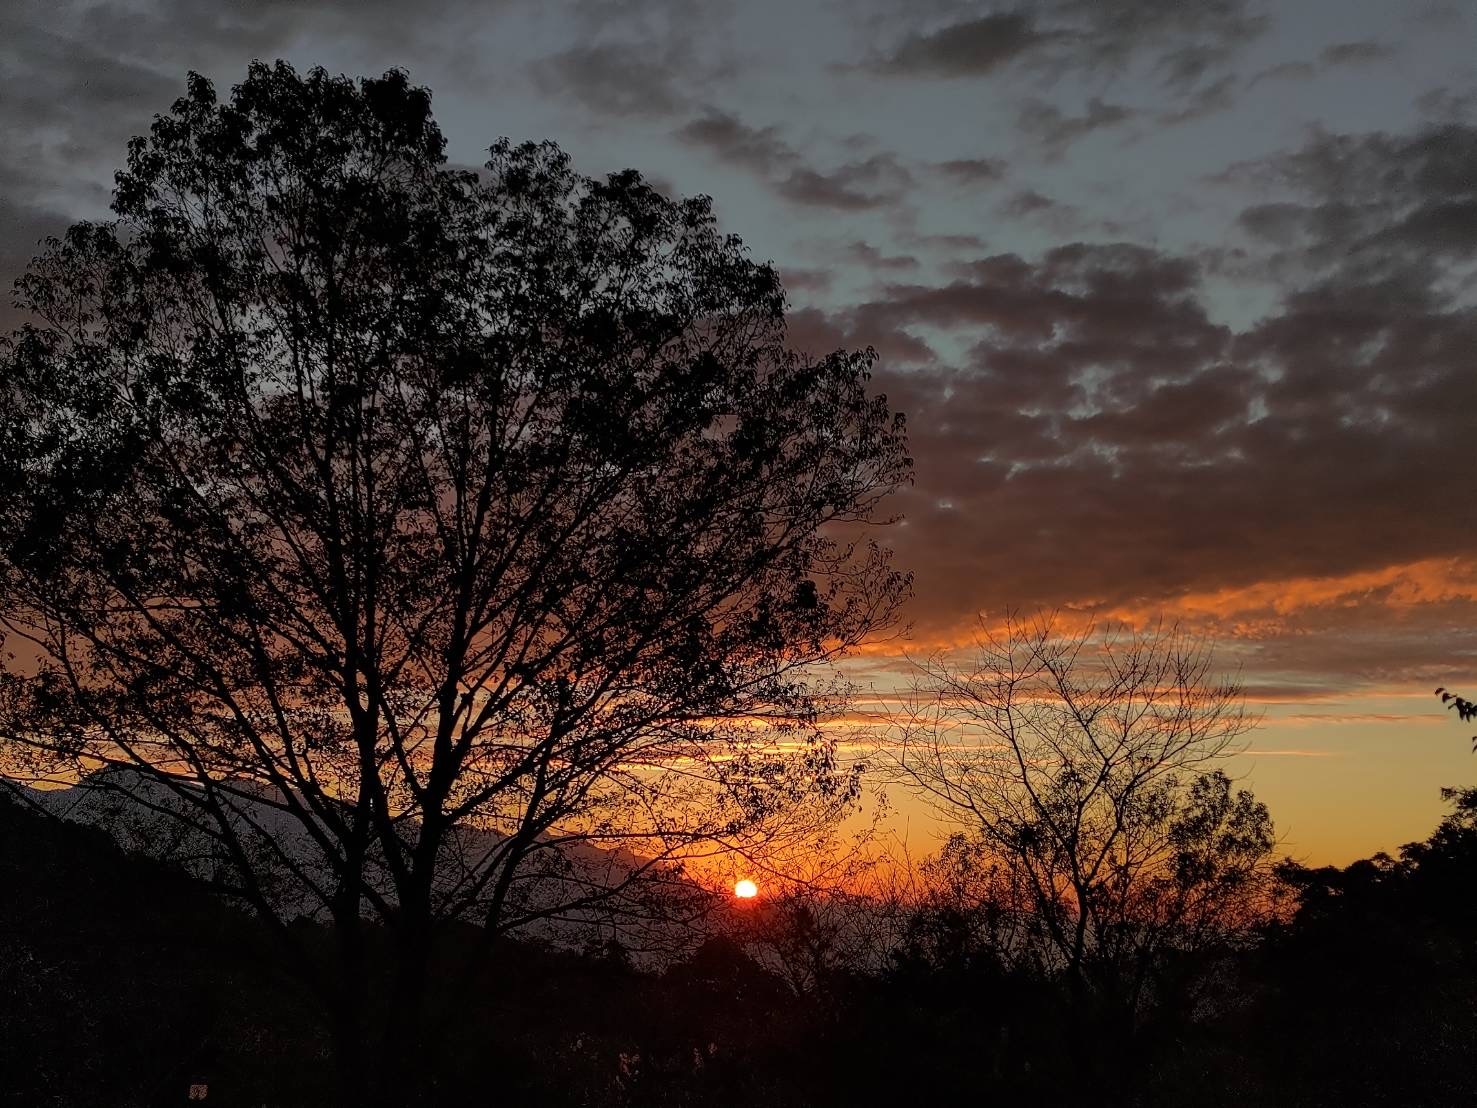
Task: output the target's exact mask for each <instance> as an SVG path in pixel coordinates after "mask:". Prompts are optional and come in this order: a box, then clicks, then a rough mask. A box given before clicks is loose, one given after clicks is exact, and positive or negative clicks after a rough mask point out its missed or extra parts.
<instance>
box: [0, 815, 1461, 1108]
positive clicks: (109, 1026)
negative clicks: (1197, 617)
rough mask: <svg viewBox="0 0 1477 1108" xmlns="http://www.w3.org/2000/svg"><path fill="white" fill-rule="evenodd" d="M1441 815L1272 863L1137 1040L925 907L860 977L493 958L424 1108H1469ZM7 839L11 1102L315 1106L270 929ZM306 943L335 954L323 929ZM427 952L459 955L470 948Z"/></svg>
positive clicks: (0, 873)
mask: <svg viewBox="0 0 1477 1108" xmlns="http://www.w3.org/2000/svg"><path fill="white" fill-rule="evenodd" d="M1452 799H1453V801H1454V811H1453V813H1452V815H1451V816H1449V817H1448V818H1447V819H1446V820H1445V821H1444V822H1443V823H1442V824H1441V826H1440V827H1439V828H1438V829H1437V830H1436V832H1435V833H1434V834H1433V835H1432V836H1431V837H1430V838H1429V839H1427V840H1426V841H1424V842H1420V843H1415V844H1411V845H1409V846H1407V847H1405V848H1404V849H1403V850H1402V851H1401V852H1400V856H1399V857H1398V858H1390V857H1386V856H1383V855H1377V856H1376V857H1374V858H1371V859H1366V860H1363V861H1360V862H1356V863H1354V864H1353V865H1350V866H1348V867H1346V868H1344V869H1334V868H1328V869H1316V870H1310V869H1289V870H1286V871H1285V872H1284V874H1283V877H1284V879H1285V881H1286V882H1287V885H1288V887H1289V889H1290V890H1291V891H1292V892H1293V893H1294V894H1295V897H1296V902H1295V903H1296V911H1295V913H1294V914H1291V915H1289V916H1288V918H1287V919H1286V920H1285V921H1284V922H1282V923H1280V924H1275V925H1269V926H1266V927H1264V928H1263V929H1262V931H1261V933H1260V934H1259V935H1258V936H1257V939H1256V941H1255V942H1253V943H1252V944H1250V945H1248V947H1247V948H1246V949H1245V950H1244V951H1242V952H1241V953H1239V954H1235V955H1232V956H1225V955H1217V956H1216V957H1215V958H1214V960H1213V961H1207V962H1206V963H1204V964H1196V965H1185V966H1181V967H1179V971H1180V973H1181V976H1182V978H1183V979H1184V980H1187V981H1188V980H1192V979H1193V980H1195V981H1197V982H1200V983H1202V984H1204V983H1208V985H1209V987H1208V988H1202V989H1196V990H1187V991H1184V992H1180V993H1176V992H1175V991H1173V990H1164V991H1163V992H1162V993H1161V994H1160V995H1157V996H1156V997H1154V998H1153V999H1152V1000H1151V1001H1148V1002H1146V1003H1144V1005H1143V1006H1142V1009H1141V1011H1140V1012H1139V1013H1138V1019H1137V1021H1136V1023H1132V1024H1130V1023H1125V1021H1123V1020H1122V1019H1120V1018H1116V1017H1114V1018H1112V1019H1111V1020H1110V1019H1109V1018H1107V1017H1101V1018H1095V1017H1094V1016H1093V1014H1092V1010H1091V1006H1090V1005H1088V1006H1086V1007H1083V1006H1082V1005H1074V1004H1073V1002H1072V1000H1071V998H1070V997H1068V996H1067V995H1066V994H1065V992H1064V991H1061V990H1059V989H1058V987H1057V985H1056V983H1054V982H1053V981H1052V980H1050V979H1047V978H1044V977H1041V976H1037V975H1033V974H1029V973H1026V972H1023V971H1021V970H1019V969H1017V970H1012V971H1006V970H1005V969H1003V968H1002V961H1001V959H1000V958H998V957H997V956H996V955H995V953H994V952H992V951H991V950H990V948H989V946H988V944H987V943H984V942H982V941H980V939H979V935H978V933H977V932H972V929H971V928H969V927H967V926H965V925H964V923H963V920H964V918H965V917H964V916H962V915H958V916H954V917H952V918H951V916H950V913H949V912H948V910H947V909H946V908H939V907H935V908H934V909H932V910H931V911H929V912H926V913H924V912H920V913H919V914H918V915H917V916H916V917H915V918H914V919H913V920H912V921H911V926H910V927H909V928H907V929H906V930H905V931H904V932H903V933H902V935H901V938H900V941H899V942H898V944H897V946H896V948H895V949H893V950H891V951H889V952H887V957H886V960H885V961H884V962H882V963H880V965H879V967H878V968H876V969H874V970H867V971H862V970H858V969H855V968H852V969H848V968H846V967H844V966H841V967H835V968H833V969H831V970H830V971H828V972H826V973H825V974H823V975H821V976H820V977H819V978H818V979H815V980H813V981H810V982H808V983H806V984H805V985H804V986H803V987H801V988H796V987H795V983H794V982H793V981H788V982H787V980H786V979H785V978H784V977H783V976H781V975H779V974H776V973H773V972H770V971H768V970H766V969H764V968H762V965H761V962H762V961H764V957H765V951H764V950H763V949H761V948H760V945H759V944H754V943H745V942H744V941H742V940H743V938H744V937H743V936H742V935H740V936H737V937H714V938H710V939H708V940H707V941H706V942H704V943H702V944H701V945H700V946H698V947H697V948H696V949H695V950H693V951H691V952H689V953H688V954H687V955H685V956H684V957H683V958H681V959H680V960H678V961H676V962H674V963H673V964H671V965H670V966H668V967H667V968H665V969H664V970H661V971H643V970H638V969H636V968H633V966H632V965H631V963H630V961H629V960H628V959H627V958H626V957H625V956H624V954H623V952H622V951H621V950H620V949H619V948H618V947H616V946H611V947H609V948H607V949H603V950H591V951H589V952H586V953H584V954H578V953H574V952H567V951H558V950H554V949H550V948H547V947H541V946H538V945H534V944H520V943H517V942H514V941H511V940H509V941H505V942H503V943H502V945H501V946H500V947H499V948H498V949H497V951H496V952H495V954H494V956H493V958H492V959H491V961H490V962H489V963H488V964H487V966H486V970H485V972H486V973H487V974H488V981H489V988H487V989H486V990H485V993H484V992H482V991H481V990H476V989H473V990H469V992H470V993H471V994H472V995H473V996H474V998H476V999H474V1000H473V1001H472V1002H471V1003H470V1004H469V1005H468V1006H467V1007H466V1008H464V1009H463V1010H460V1011H457V1012H455V1013H447V1014H448V1015H449V1016H452V1017H453V1018H449V1019H447V1020H446V1021H445V1024H444V1028H445V1030H444V1032H443V1034H442V1036H441V1039H440V1042H439V1047H438V1049H437V1050H436V1051H435V1060H434V1061H428V1062H427V1064H426V1068H425V1069H424V1071H423V1075H422V1076H423V1081H424V1084H425V1088H426V1089H427V1090H428V1091H429V1092H430V1096H429V1097H428V1102H430V1103H438V1104H449V1105H450V1104H473V1103H476V1104H485V1103H509V1104H536V1105H541V1104H547V1105H720V1104H721V1105H833V1104H834V1105H853V1104H884V1105H892V1104H927V1103H962V1102H966V1101H973V1102H981V1101H983V1102H986V1103H1010V1102H1021V1101H1028V1102H1032V1103H1044V1104H1056V1103H1066V1102H1068V1101H1069V1100H1072V1101H1076V1102H1081V1101H1082V1100H1083V1099H1084V1098H1087V1099H1090V1101H1091V1102H1093V1103H1132V1104H1165V1105H1178V1104H1203V1105H1221V1104H1225V1105H1233V1104H1237V1105H1384V1104H1389V1105H1414V1104H1420V1105H1458V1104H1470V1103H1472V1102H1473V1098H1474V1095H1477V1055H1474V1052H1473V1048H1472V1044H1473V1042H1474V1036H1477V932H1474V928H1473V921H1474V918H1477V892H1474V890H1477V791H1466V792H1462V793H1460V794H1456V795H1454V796H1453V798H1452ZM0 844H3V847H0V887H3V888H4V890H5V895H4V897H3V898H0V1044H3V1046H0V1049H3V1051H4V1055H5V1057H4V1059H3V1066H4V1071H5V1075H6V1079H5V1088H4V1093H3V1096H4V1098H5V1101H6V1102H7V1103H14V1104H27V1105H50V1104H57V1105H92V1104H97V1105H102V1104H107V1105H117V1106H124V1105H153V1104H175V1103H185V1102H186V1100H187V1096H188V1090H189V1086H190V1085H191V1084H206V1085H207V1087H208V1101H207V1102H208V1103H210V1104H220V1105H252V1106H255V1105H261V1104H267V1105H309V1104H322V1103H326V1102H330V1101H331V1100H332V1098H333V1096H334V1090H335V1083H334V1070H333V1060H332V1038H331V1033H330V1029H329V1028H328V1027H326V1026H324V1025H323V1022H322V1021H321V1019H320V1017H319V1016H318V1015H317V1014H316V1013H317V1009H316V1008H315V1006H314V1005H313V1003H312V1002H311V998H309V997H308V996H307V995H306V994H305V993H304V992H303V991H302V990H301V988H300V987H299V986H298V985H297V984H295V982H294V979H293V978H292V977H289V976H287V975H286V974H285V973H283V972H281V971H280V970H277V969H274V968H273V967H274V963H273V960H272V958H271V956H270V955H271V946H270V936H268V935H267V934H266V933H265V931H264V929H262V928H261V925H260V924H259V923H257V922H255V921H254V920H252V919H251V918H250V917H248V916H247V915H244V914H242V913H239V912H237V911H235V910H234V909H232V908H230V907H228V906H227V905H226V904H224V903H223V902H221V901H220V900H219V899H218V898H217V897H216V896H215V895H214V894H213V893H212V892H211V891H210V890H209V889H208V888H207V887H206V886H204V885H202V884H200V883H198V882H196V881H194V880H192V879H190V878H188V877H186V876H184V875H182V874H181V873H180V872H179V871H178V870H177V869H174V868H171V867H169V866H165V865H161V864H159V863H156V862H150V861H147V860H144V859H140V858H137V857H132V856H127V855H125V854H123V853H122V852H121V851H120V850H119V849H118V848H117V847H116V846H115V845H113V843H112V842H111V840H109V839H108V838H107V836H106V835H105V834H104V833H103V832H101V831H98V830H96V829H92V828H84V827H79V826H76V825H73V824H68V823H65V822H60V821H56V820H53V819H51V818H49V817H45V816H41V815H38V814H36V813H33V812H29V811H26V810H23V809H22V808H20V807H18V806H16V805H13V804H10V803H5V804H3V805H0ZM299 926H301V927H303V928H304V929H305V930H307V931H308V932H310V933H311V932H312V931H313V929H314V925H309V924H301V925H299ZM305 937H307V938H308V939H309V942H310V943H311V942H313V941H316V942H317V943H319V944H320V945H321V948H322V950H323V955H324V958H325V959H328V958H330V957H331V951H332V945H333V944H332V940H331V936H330V935H328V934H327V933H326V932H325V933H322V934H320V935H317V936H316V940H315V939H314V938H313V937H312V936H311V934H310V935H308V936H305ZM445 939H446V941H445V942H444V943H443V947H442V949H443V951H444V952H445V956H446V957H447V958H453V957H454V956H455V951H456V948H457V946H458V945H459V942H466V943H470V942H472V941H473V940H472V937H471V936H470V935H464V936H458V935H448V936H446V937H445ZM436 976H439V975H433V977H436ZM435 991H436V990H435V989H434V988H433V994H434V992H435ZM479 994H480V995H479ZM1192 995H1193V996H1195V997H1196V999H1195V1000H1194V1001H1193V1002H1187V1001H1186V999H1185V998H1186V997H1189V996H1192ZM431 1007H432V1009H433V1010H435V1008H436V1005H432V1006H431Z"/></svg>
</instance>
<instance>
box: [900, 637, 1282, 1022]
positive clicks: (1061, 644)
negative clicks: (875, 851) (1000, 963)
mask: <svg viewBox="0 0 1477 1108" xmlns="http://www.w3.org/2000/svg"><path fill="white" fill-rule="evenodd" d="M977 646H978V652H977V655H976V656H975V657H974V659H973V660H972V661H970V662H966V663H956V662H953V661H951V660H949V659H948V658H945V657H942V656H939V657H935V658H933V659H931V660H930V661H929V662H927V663H925V664H924V665H923V666H922V667H921V669H922V673H923V676H922V679H921V681H920V683H919V686H918V690H917V695H916V696H915V697H914V699H913V701H912V702H911V704H910V705H909V710H908V711H907V712H906V713H905V718H904V722H902V723H900V724H899V725H898V726H897V728H896V730H895V732H894V733H893V734H892V735H891V736H890V737H889V741H888V742H887V744H886V747H885V749H886V752H887V754H888V755H889V760H890V762H891V764H892V767H893V770H894V772H895V773H896V775H897V776H898V777H899V778H900V779H901V780H902V781H904V782H905V783H906V784H907V785H909V786H910V787H912V788H913V789H915V790H916V791H917V793H918V794H919V795H920V796H921V797H923V798H924V799H925V800H926V801H927V802H928V803H929V804H930V805H931V806H932V807H933V808H934V809H935V810H936V811H937V812H938V814H939V815H940V817H941V818H942V819H943V821H944V822H945V824H946V826H950V827H953V828H956V829H957V830H956V833H955V834H954V835H953V837H952V838H951V840H950V842H949V844H948V846H947V847H946V848H945V850H944V851H943V852H942V853H941V854H940V855H939V856H938V857H937V858H935V859H933V860H932V862H931V864H930V868H929V874H928V876H929V877H930V878H931V882H930V883H931V885H932V887H933V892H934V900H935V901H936V903H935V904H933V906H932V907H933V908H934V909H935V910H937V909H939V908H940V907H944V906H947V908H948V909H949V910H950V912H952V913H953V915H952V917H951V918H953V919H954V921H955V923H956V924H957V923H958V922H959V921H964V922H966V923H967V925H968V927H969V928H970V929H971V931H972V932H973V933H974V935H975V936H976V937H977V940H978V941H980V942H982V943H984V945H985V946H987V947H988V948H989V949H990V950H991V951H992V952H993V953H994V954H995V955H996V956H998V957H1000V958H1002V959H1003V960H1005V961H1006V962H1008V963H1010V964H1013V965H1015V966H1017V967H1021V968H1024V969H1027V970H1029V971H1031V972H1033V973H1036V974H1040V975H1042V976H1045V977H1049V978H1059V979H1062V980H1064V981H1065V982H1066V983H1067V985H1068V986H1069V989H1070V996H1071V997H1072V999H1073V1002H1074V1004H1076V1005H1077V1006H1079V1007H1081V1006H1084V1005H1086V1004H1088V1003H1089V1002H1091V1003H1093V1004H1102V1005H1105V1006H1106V1008H1107V1009H1108V1010H1110V1011H1111V1012H1113V1013H1114V1015H1113V1018H1115V1019H1119V1020H1123V1019H1127V1020H1128V1021H1130V1022H1131V1021H1132V1020H1133V1019H1134V1018H1135V1015H1136V1014H1137V1013H1139V1012H1140V1011H1141V1010H1142V1008H1143V1006H1144V1004H1145V1003H1146V1001H1147V1000H1149V999H1150V992H1151V990H1152V989H1153V988H1154V987H1155V985H1156V973H1157V972H1158V971H1159V970H1160V969H1161V968H1162V967H1163V966H1164V965H1165V959H1166V958H1167V957H1169V956H1170V955H1172V954H1173V953H1175V952H1186V951H1194V950H1203V949H1205V948H1207V947H1208V946H1211V945H1214V944H1216V943H1220V942H1224V941H1226V940H1227V939H1229V938H1232V937H1234V936H1235V935H1236V934H1238V933H1239V932H1240V931H1241V929H1243V928H1245V927H1246V926H1247V925H1248V924H1249V923H1250V922H1252V921H1253V920H1254V919H1255V918H1256V912H1257V909H1258V905H1259V903H1260V899H1259V898H1260V896H1261V890H1262V885H1263V882H1264V880H1265V879H1266V877H1267V876H1268V866H1269V863H1270V860H1271V851H1272V849H1273V846H1274V837H1273V832H1272V826H1271V822H1270V820H1269V818H1268V815H1267V811H1266V808H1265V807H1264V806H1263V805H1261V804H1259V803H1257V802H1256V801H1255V799H1254V798H1253V797H1252V796H1251V794H1250V793H1248V792H1246V791H1245V790H1234V789H1233V788H1232V783H1231V781H1230V779H1229V778H1228V777H1227V776H1226V774H1225V773H1224V772H1223V771H1222V770H1221V769H1219V768H1217V764H1218V763H1219V762H1220V761H1222V760H1223V759H1224V758H1225V757H1226V756H1227V755H1228V754H1229V753H1231V752H1232V751H1233V750H1234V749H1235V748H1236V747H1235V744H1236V740H1237V739H1238V738H1239V737H1240V736H1241V735H1243V734H1244V733H1245V732H1246V731H1247V730H1248V729H1249V728H1250V727H1251V726H1252V725H1253V723H1254V720H1253V719H1252V718H1251V717H1250V716H1249V715H1248V714H1247V712H1246V710H1245V707H1244V705H1243V701H1242V698H1241V694H1240V690H1239V688H1238V686H1237V685H1236V683H1235V682H1234V681H1224V680H1218V679H1216V678H1215V677H1214V676H1213V673H1212V657H1211V652H1210V650H1209V649H1208V647H1207V646H1206V644H1205V643H1204V642H1200V641H1196V640H1194V639H1191V638H1189V637H1187V636H1186V635H1184V634H1182V633H1181V632H1179V631H1178V630H1175V629H1168V630H1166V629H1162V628H1161V629H1159V630H1156V631H1152V632H1150V633H1147V634H1133V633H1127V632H1125V633H1124V634H1122V635H1113V634H1105V635H1098V634H1096V633H1094V632H1093V631H1091V630H1088V631H1085V632H1082V633H1067V632H1064V631H1063V630H1062V629H1061V628H1060V627H1059V626H1057V625H1056V624H1055V623H1054V622H1052V621H1050V620H1042V621H1038V622H1036V623H1035V624H1032V625H1022V624H1020V623H1018V622H1014V621H1012V622H1010V623H1009V624H1007V626H1006V628H1005V630H1004V631H1003V632H1001V633H999V634H995V633H990V632H984V633H982V635H981V636H980V638H979V640H978V643H977Z"/></svg>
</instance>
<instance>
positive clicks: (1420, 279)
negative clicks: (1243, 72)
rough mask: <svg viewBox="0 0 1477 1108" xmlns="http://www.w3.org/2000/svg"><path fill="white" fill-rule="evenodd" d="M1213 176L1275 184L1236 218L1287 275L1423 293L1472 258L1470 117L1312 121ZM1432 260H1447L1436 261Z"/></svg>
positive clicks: (1476, 238) (1475, 148)
mask: <svg viewBox="0 0 1477 1108" xmlns="http://www.w3.org/2000/svg"><path fill="white" fill-rule="evenodd" d="M1221 179H1222V180H1224V181H1227V182H1229V183H1232V184H1236V185H1242V186H1244V185H1247V184H1250V185H1252V186H1253V187H1258V188H1261V189H1262V190H1263V191H1265V192H1280V193H1282V196H1281V197H1280V198H1278V199H1269V200H1265V201H1262V202H1259V203H1257V204H1254V205H1251V206H1249V207H1247V208H1246V209H1245V210H1243V212H1242V213H1241V216H1240V225H1241V227H1242V229H1243V230H1244V231H1246V232H1247V233H1248V235H1250V236H1251V238H1252V239H1253V240H1256V241H1259V242H1261V243H1264V244H1267V245H1271V246H1273V247H1275V249H1274V250H1273V252H1272V255H1271V259H1270V261H1271V264H1272V266H1273V268H1274V270H1275V271H1276V272H1279V273H1282V274H1283V275H1285V276H1287V277H1288V278H1289V279H1307V278H1308V277H1309V276H1310V275H1320V274H1322V275H1328V274H1334V273H1336V274H1338V275H1339V276H1340V279H1341V280H1345V281H1349V280H1357V281H1359V282H1361V283H1362V284H1363V285H1365V286H1369V287H1375V286H1379V285H1380V284H1381V283H1382V282H1383V283H1384V286H1385V288H1386V290H1387V291H1389V292H1391V293H1399V290H1398V289H1397V288H1396V286H1403V285H1409V286H1411V288H1410V289H1407V290H1406V293H1405V294H1409V295H1414V296H1416V297H1417V298H1418V299H1425V298H1428V297H1430V296H1434V295H1436V294H1437V291H1438V290H1439V289H1440V288H1442V287H1443V281H1442V278H1443V276H1447V277H1451V280H1449V281H1446V282H1444V287H1448V288H1450V287H1456V286H1460V285H1462V284H1463V283H1464V282H1465V278H1466V276H1468V275H1470V274H1471V272H1472V271H1473V268H1474V266H1477V127H1473V126H1470V125H1467V124H1462V123H1437V124H1431V125H1427V126H1424V127H1422V128H1420V129H1418V130H1415V131H1411V132H1405V133H1398V134H1391V133H1388V132H1384V131H1375V132H1367V133H1361V134H1336V133H1331V132H1327V131H1317V132H1314V134H1313V135H1312V136H1311V138H1310V139H1309V140H1308V141H1307V143H1305V144H1304V145H1303V146H1302V147H1301V148H1299V149H1297V150H1293V151H1288V152H1284V153H1281V154H1277V155H1274V156H1272V157H1269V158H1265V159H1261V160H1258V161H1255V162H1247V163H1240V164H1238V165H1236V166H1232V167H1231V168H1230V170H1228V171H1227V172H1226V173H1225V174H1223V175H1222V176H1221ZM1442 267H1447V268H1445V269H1444V270H1443V268H1442Z"/></svg>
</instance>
